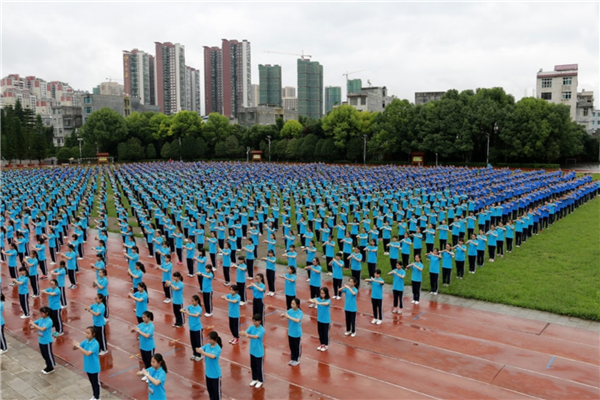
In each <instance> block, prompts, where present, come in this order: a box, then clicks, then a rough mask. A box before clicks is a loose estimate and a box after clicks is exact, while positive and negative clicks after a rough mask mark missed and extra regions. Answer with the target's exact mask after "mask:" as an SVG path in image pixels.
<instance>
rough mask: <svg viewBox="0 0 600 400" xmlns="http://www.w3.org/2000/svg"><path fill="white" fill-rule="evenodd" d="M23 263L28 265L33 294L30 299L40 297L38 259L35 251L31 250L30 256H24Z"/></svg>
mask: <svg viewBox="0 0 600 400" xmlns="http://www.w3.org/2000/svg"><path fill="white" fill-rule="evenodd" d="M23 264H24V265H26V266H27V267H29V283H30V284H31V290H32V291H33V294H32V295H31V298H32V299H35V298H37V297H40V281H39V279H38V260H37V254H36V252H35V251H33V250H32V251H31V256H26V257H25V260H24V262H23Z"/></svg>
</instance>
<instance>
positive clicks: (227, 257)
mask: <svg viewBox="0 0 600 400" xmlns="http://www.w3.org/2000/svg"><path fill="white" fill-rule="evenodd" d="M231 254H232V250H231V248H230V246H229V243H225V247H224V248H222V249H221V255H222V256H223V259H222V261H223V262H222V264H223V276H224V277H225V283H224V284H223V285H224V286H229V285H230V284H231V283H230V281H231V279H230V268H231V265H232V264H234V265H235V261H232V260H231Z"/></svg>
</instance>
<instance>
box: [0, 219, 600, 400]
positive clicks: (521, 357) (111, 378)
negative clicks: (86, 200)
mask: <svg viewBox="0 0 600 400" xmlns="http://www.w3.org/2000/svg"><path fill="white" fill-rule="evenodd" d="M91 232H93V231H91ZM92 236H93V235H90V237H92ZM138 243H141V241H140V240H138ZM94 245H95V241H94V240H93V239H92V238H90V239H89V240H88V243H87V244H86V245H85V247H86V257H85V260H83V261H80V267H81V268H82V271H81V272H80V273H79V274H78V276H77V279H78V283H79V288H78V289H76V290H67V297H68V303H69V305H68V307H67V309H65V310H63V321H64V323H65V335H64V336H62V337H60V338H58V339H55V345H54V353H55V355H56V356H57V357H58V358H60V359H63V360H65V361H66V362H68V363H70V364H72V365H74V366H75V367H76V368H78V369H79V370H81V369H82V357H81V355H80V353H79V352H74V351H72V349H71V345H70V343H71V341H72V340H73V339H76V340H82V339H83V338H84V330H85V328H86V327H87V326H89V325H91V322H92V319H91V315H90V314H89V313H87V312H85V310H84V308H85V307H86V306H88V305H90V304H91V303H92V302H93V298H94V296H95V293H96V291H95V289H93V288H92V285H91V284H92V281H93V279H94V277H95V274H94V272H92V270H91V269H90V268H89V265H91V264H92V263H93V262H94V261H95V257H94V254H93V250H92V249H91V248H92V247H93V246H94ZM108 245H109V265H108V271H109V279H110V285H109V293H110V312H111V316H110V321H109V322H108V323H107V329H106V332H107V337H108V343H109V350H110V351H109V354H108V355H106V356H103V357H101V365H102V373H101V380H102V382H103V385H104V386H105V387H108V388H111V389H116V390H118V391H120V392H122V393H123V394H125V395H128V396H131V397H133V398H136V399H144V398H146V397H147V394H146V393H147V392H146V385H145V384H144V383H143V382H141V381H140V380H139V377H137V376H136V375H135V372H136V371H138V370H139V368H140V365H141V364H140V362H141V361H140V360H139V347H138V341H137V339H136V335H135V334H133V333H130V331H129V329H130V328H131V327H132V326H134V325H135V324H136V323H137V322H136V319H135V313H134V311H133V307H134V305H133V302H132V301H131V300H129V299H127V293H128V291H129V290H130V288H131V280H130V279H129V277H128V276H127V273H126V268H127V264H126V262H125V259H124V258H123V257H122V254H123V253H122V247H121V240H120V237H119V236H116V235H111V238H110V239H109V243H108ZM140 252H141V254H140V261H142V262H144V264H145V265H146V266H147V267H151V266H154V260H153V259H151V258H148V253H147V250H146V249H145V247H144V246H143V245H141V250H140ZM6 269H7V268H6V264H3V267H2V278H3V282H4V284H3V293H5V295H6V296H7V302H6V304H5V319H6V327H5V329H6V330H7V331H10V332H11V333H13V334H15V335H16V336H19V337H21V339H22V340H26V341H28V343H29V345H30V346H31V347H33V348H36V349H37V336H36V334H35V332H32V331H31V330H30V329H29V327H28V321H27V320H21V319H19V315H20V307H19V304H18V294H17V288H16V287H9V286H8V281H9V276H8V273H7V272H8V271H6ZM174 269H175V270H179V271H181V273H182V274H183V275H185V274H187V270H186V268H185V266H184V265H181V266H178V265H175V266H174ZM257 270H259V268H257ZM304 277H305V273H304V271H302V270H300V271H299V278H301V279H298V282H297V290H298V293H299V294H300V296H299V297H300V298H301V299H303V300H304V299H307V298H308V297H309V296H308V293H309V289H308V283H307V282H306V281H305V279H302V278H304ZM220 278H222V275H221V271H220V270H219V271H217V279H216V280H215V282H214V290H215V293H214V297H213V300H214V306H215V310H214V314H213V317H211V318H206V317H202V324H203V327H204V332H203V334H204V336H205V337H206V335H207V334H208V332H209V331H210V330H216V331H218V332H219V334H220V335H221V336H222V337H223V339H224V341H225V343H226V342H227V340H228V339H229V337H230V334H229V325H228V318H227V304H226V303H225V301H224V300H221V299H220V296H221V295H222V294H225V293H227V292H228V289H227V288H226V287H224V286H222V279H220ZM144 281H145V282H146V284H147V285H148V287H149V292H150V299H151V300H150V304H149V309H150V310H151V311H152V312H154V315H155V320H154V323H155V326H156V351H157V352H160V353H162V354H163V355H165V360H166V362H167V365H168V368H169V374H168V377H167V384H166V390H167V394H168V396H169V398H170V399H196V398H206V397H207V393H206V390H205V385H204V365H203V363H202V362H197V363H195V362H192V361H190V360H189V357H190V356H191V348H190V344H189V336H188V335H189V334H188V331H187V327H184V328H181V329H175V328H172V327H171V325H172V324H173V322H174V316H173V311H172V306H171V305H170V304H164V303H163V302H162V300H163V298H164V295H163V291H162V289H161V286H160V285H161V279H160V274H159V271H158V270H156V269H154V268H147V273H146V275H145V277H144ZM184 282H185V283H186V287H185V295H184V298H185V299H186V301H187V299H189V297H190V296H191V295H192V294H194V293H195V292H197V290H198V286H197V281H196V280H195V278H194V279H190V278H186V279H185V280H184ZM41 284H42V288H46V287H48V283H47V281H41ZM325 284H326V285H328V286H330V285H331V283H330V282H326V283H325ZM282 288H283V282H280V281H278V282H277V289H278V290H279V292H278V293H277V295H276V296H274V297H267V298H266V299H265V303H266V306H267V310H266V313H267V317H266V323H265V329H266V335H265V347H266V356H265V365H264V368H265V374H266V378H265V385H264V386H263V388H261V389H254V388H251V387H249V386H248V383H249V381H250V380H251V375H250V368H249V356H248V342H247V341H246V340H245V339H243V338H242V339H241V340H240V344H239V345H237V346H232V345H229V344H224V349H223V353H222V356H221V368H222V371H223V379H222V388H223V398H231V399H240V398H242V399H246V398H252V399H256V400H259V399H282V398H289V399H308V398H311V399H318V398H324V399H365V398H370V399H420V398H437V399H484V398H485V399H487V398H489V399H528V398H544V399H565V398H569V399H598V398H599V397H600V389H599V387H600V377H599V365H600V362H599V354H600V352H599V350H600V343H599V342H600V338H599V336H598V334H597V333H594V332H590V331H584V330H580V329H575V328H569V327H565V326H561V325H554V324H550V323H544V322H540V321H533V320H527V319H523V318H513V317H508V316H505V315H499V314H494V313H489V312H483V311H479V310H474V309H469V308H462V307H457V306H451V305H448V304H442V303H436V302H433V301H427V300H422V301H421V303H420V304H419V305H413V304H410V294H408V295H407V296H405V309H404V313H403V314H402V315H394V314H392V313H391V312H390V310H391V307H390V304H391V302H392V299H391V295H389V294H384V309H385V310H386V311H385V312H384V322H383V324H382V325H371V324H370V321H371V319H372V316H371V302H370V293H369V288H368V285H365V284H364V283H363V284H362V287H361V291H360V294H359V299H358V308H359V313H358V319H357V326H358V334H357V336H356V337H354V338H352V337H347V336H344V334H343V333H344V330H345V329H344V313H343V300H342V301H338V300H333V305H332V310H331V314H332V328H331V343H330V346H329V351H327V352H319V351H317V350H316V347H317V346H318V345H319V342H318V335H317V330H316V310H315V309H311V308H308V306H307V305H308V303H306V302H305V303H304V304H303V307H302V308H303V311H304V315H305V318H304V320H303V324H302V326H303V332H304V335H303V339H302V346H303V348H302V349H303V352H302V358H301V364H300V366H298V367H290V366H288V365H287V363H288V361H289V349H288V344H287V323H286V321H285V320H283V319H281V318H280V314H281V312H282V311H283V309H284V307H285V298H284V296H283V294H282V292H281V290H282ZM409 291H410V289H409ZM249 297H251V295H250V296H249ZM406 300H408V301H406ZM251 302H252V301H251V300H250V303H251ZM406 303H408V304H406ZM42 305H47V300H46V298H45V297H43V296H42V297H41V298H38V299H32V300H31V306H32V310H34V312H33V317H34V318H38V317H39V312H38V311H37V310H38V309H39V308H40V307H41V306H42ZM250 314H251V305H250V304H248V305H246V306H243V307H242V315H243V316H242V319H241V323H242V324H243V328H245V327H247V326H248V324H249V321H250V317H251V315H250Z"/></svg>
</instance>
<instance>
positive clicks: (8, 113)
mask: <svg viewBox="0 0 600 400" xmlns="http://www.w3.org/2000/svg"><path fill="white" fill-rule="evenodd" d="M19 124H20V121H19V119H18V118H16V116H15V115H14V109H13V107H12V106H8V107H6V108H3V109H0V132H1V138H2V143H1V145H2V148H1V149H2V157H3V158H5V159H6V160H8V162H9V163H10V162H12V161H13V160H15V159H16V158H17V153H18V151H17V145H18V143H17V139H16V132H15V130H16V125H19Z"/></svg>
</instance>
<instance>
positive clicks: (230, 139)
mask: <svg viewBox="0 0 600 400" xmlns="http://www.w3.org/2000/svg"><path fill="white" fill-rule="evenodd" d="M225 146H226V147H227V156H228V157H229V158H240V157H241V156H242V154H245V151H244V148H243V147H241V146H240V144H239V142H238V139H237V138H236V137H235V135H229V136H227V139H226V140H225Z"/></svg>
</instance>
